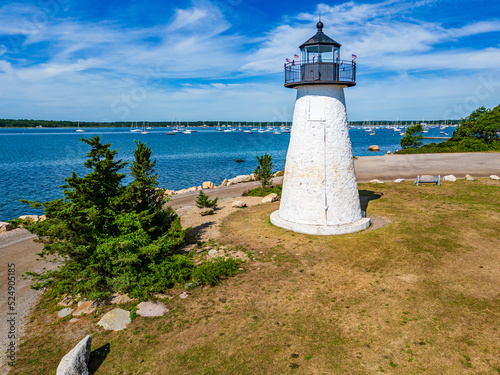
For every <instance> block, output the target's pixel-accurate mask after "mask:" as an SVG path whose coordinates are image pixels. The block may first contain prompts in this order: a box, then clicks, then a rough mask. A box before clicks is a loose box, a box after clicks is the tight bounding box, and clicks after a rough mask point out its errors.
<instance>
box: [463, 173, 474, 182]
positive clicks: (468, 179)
mask: <svg viewBox="0 0 500 375" xmlns="http://www.w3.org/2000/svg"><path fill="white" fill-rule="evenodd" d="M465 181H476V179H475V178H474V177H472V176H471V175H470V174H466V175H465Z"/></svg>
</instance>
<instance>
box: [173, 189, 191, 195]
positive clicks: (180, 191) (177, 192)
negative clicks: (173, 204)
mask: <svg viewBox="0 0 500 375" xmlns="http://www.w3.org/2000/svg"><path fill="white" fill-rule="evenodd" d="M187 192H188V189H181V190H177V191H176V192H175V194H176V195H177V194H184V193H187Z"/></svg>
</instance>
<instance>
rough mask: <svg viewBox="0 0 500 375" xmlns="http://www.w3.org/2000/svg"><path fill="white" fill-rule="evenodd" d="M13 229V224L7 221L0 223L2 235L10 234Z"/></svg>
mask: <svg viewBox="0 0 500 375" xmlns="http://www.w3.org/2000/svg"><path fill="white" fill-rule="evenodd" d="M12 229H14V227H13V226H12V224H10V223H6V222H5V221H0V233H2V232H9V231H11V230H12Z"/></svg>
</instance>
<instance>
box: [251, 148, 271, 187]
mask: <svg viewBox="0 0 500 375" xmlns="http://www.w3.org/2000/svg"><path fill="white" fill-rule="evenodd" d="M257 161H258V162H259V165H258V166H257V167H256V168H255V171H254V174H255V177H256V179H257V180H259V181H260V183H261V184H262V189H266V188H268V187H269V186H271V185H272V183H273V180H272V177H273V174H272V170H273V157H272V156H271V155H268V154H267V153H266V154H264V155H262V156H257Z"/></svg>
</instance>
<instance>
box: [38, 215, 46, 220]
mask: <svg viewBox="0 0 500 375" xmlns="http://www.w3.org/2000/svg"><path fill="white" fill-rule="evenodd" d="M46 218H47V217H46V216H45V215H41V216H38V221H44V220H45V219H46Z"/></svg>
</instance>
